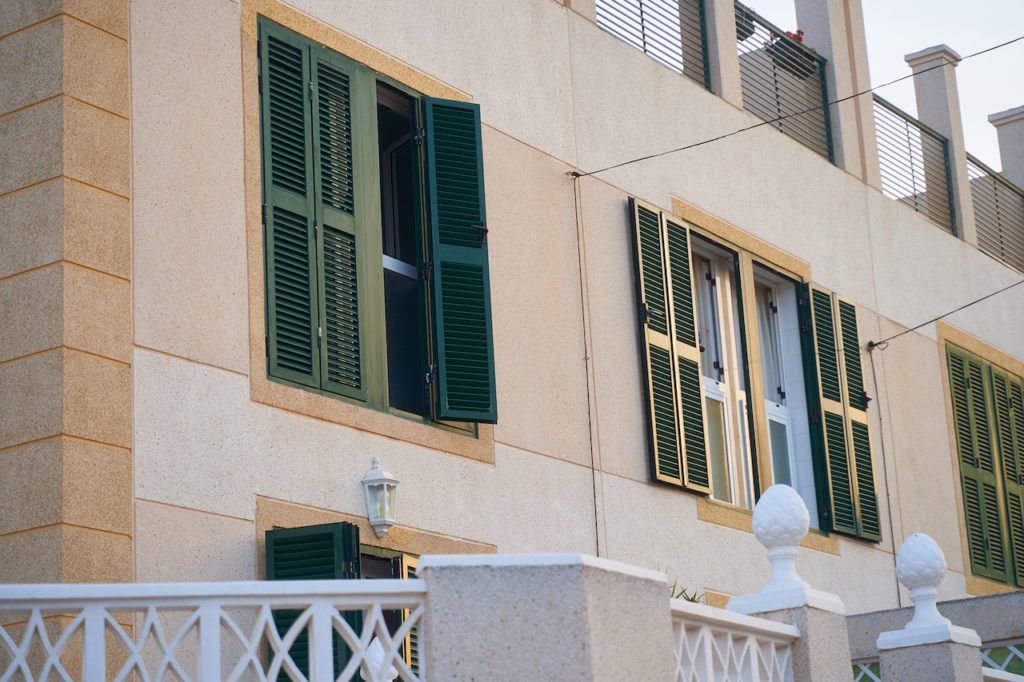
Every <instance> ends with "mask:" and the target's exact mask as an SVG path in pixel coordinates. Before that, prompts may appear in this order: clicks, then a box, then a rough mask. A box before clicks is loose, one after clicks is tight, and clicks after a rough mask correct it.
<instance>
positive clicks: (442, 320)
mask: <svg viewBox="0 0 1024 682" xmlns="http://www.w3.org/2000/svg"><path fill="white" fill-rule="evenodd" d="M418 113H419V118H420V122H421V124H422V127H423V128H424V129H425V130H426V138H425V142H424V144H423V146H422V147H421V148H420V149H421V150H422V155H423V164H421V167H422V168H423V169H424V170H423V172H424V174H425V180H426V183H425V191H424V193H423V194H424V197H425V201H426V205H425V206H423V207H421V213H423V214H424V216H425V217H426V219H427V221H428V225H429V229H430V236H429V240H428V241H429V242H430V258H429V260H431V261H432V262H433V263H434V276H433V278H432V280H431V283H430V304H431V305H430V315H431V320H432V323H433V324H432V325H431V327H432V330H433V332H434V334H435V340H434V341H435V342H434V344H433V349H434V353H435V355H436V358H434V361H435V362H436V364H437V382H436V384H435V386H434V389H433V394H434V396H433V397H434V400H433V402H434V413H435V416H436V417H437V418H439V419H459V420H466V421H479V422H494V421H496V420H497V406H496V396H495V386H494V344H493V340H492V331H491V308H490V306H491V301H490V283H489V273H488V265H487V243H486V240H485V239H483V232H482V230H481V229H479V228H480V227H482V226H484V225H485V223H486V217H485V216H486V213H485V208H484V180H483V155H482V149H481V133H480V110H479V107H478V106H476V105H474V104H466V103H462V102H452V101H448V100H440V99H434V98H430V97H424V98H421V99H420V102H419V112H418Z"/></svg>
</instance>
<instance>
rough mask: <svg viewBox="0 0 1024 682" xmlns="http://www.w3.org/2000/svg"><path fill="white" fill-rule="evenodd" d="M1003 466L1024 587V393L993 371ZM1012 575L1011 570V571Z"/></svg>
mask: <svg viewBox="0 0 1024 682" xmlns="http://www.w3.org/2000/svg"><path fill="white" fill-rule="evenodd" d="M992 389H993V390H992V397H993V403H994V406H995V417H996V434H997V436H998V446H999V448H998V449H999V465H1000V468H1001V472H1002V479H1003V480H1002V482H1003V495H1004V498H1005V502H1006V506H1005V510H1006V531H1007V536H1008V537H1007V540H1009V545H1008V547H1009V550H1010V551H1009V555H1010V558H1009V561H1010V563H1011V566H1008V568H1011V567H1012V573H1011V574H1012V575H1013V576H1014V580H1015V582H1016V584H1017V585H1018V586H1024V471H1022V467H1024V406H1022V401H1024V390H1022V385H1021V382H1020V379H1017V378H1016V377H1011V376H1009V375H1006V374H1004V373H1002V372H1000V371H998V370H995V369H993V370H992ZM1008 572H1010V571H1008Z"/></svg>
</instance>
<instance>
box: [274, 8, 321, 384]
mask: <svg viewBox="0 0 1024 682" xmlns="http://www.w3.org/2000/svg"><path fill="white" fill-rule="evenodd" d="M260 43H261V47H260V78H261V80H260V85H261V93H262V94H261V102H260V115H261V118H262V123H261V134H262V149H263V154H262V158H263V202H264V209H263V211H264V223H265V225H264V242H265V244H264V246H265V253H266V259H265V260H266V279H267V281H266V290H267V306H266V308H267V334H268V338H267V346H268V361H267V370H268V372H269V373H270V374H271V375H273V376H277V377H281V378H283V379H289V380H292V381H296V382H298V383H302V384H307V385H312V386H317V385H318V384H319V366H318V364H319V363H318V361H317V348H316V342H317V339H316V337H317V327H318V323H317V318H318V314H317V310H316V291H317V273H316V266H315V263H316V245H315V243H314V239H313V219H314V206H313V196H314V189H313V164H312V147H311V135H310V131H311V126H312V123H311V110H310V107H309V99H308V97H306V92H307V88H308V83H309V79H308V73H309V51H308V49H307V48H306V42H305V41H304V40H302V39H301V38H299V37H298V36H296V35H295V34H293V33H292V32H291V31H288V30H286V29H283V28H281V27H279V26H277V25H276V24H271V23H270V22H265V21H263V22H260Z"/></svg>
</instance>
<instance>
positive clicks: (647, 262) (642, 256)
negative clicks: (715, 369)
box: [630, 198, 703, 486]
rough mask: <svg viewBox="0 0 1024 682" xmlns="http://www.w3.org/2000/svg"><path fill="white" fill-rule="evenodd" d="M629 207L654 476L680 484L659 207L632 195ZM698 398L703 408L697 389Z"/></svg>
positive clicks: (670, 343)
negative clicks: (642, 201) (640, 201)
mask: <svg viewBox="0 0 1024 682" xmlns="http://www.w3.org/2000/svg"><path fill="white" fill-rule="evenodd" d="M630 213H631V215H632V217H633V220H632V224H633V225H632V228H633V229H632V230H631V235H632V240H631V241H632V244H633V256H634V264H635V274H636V278H637V287H636V293H637V308H638V311H639V317H640V347H641V348H642V349H643V351H644V352H643V358H642V362H643V369H644V372H643V373H644V379H645V381H646V385H645V391H644V395H645V396H646V400H645V404H646V407H647V432H648V449H647V450H648V453H649V456H650V466H651V476H652V478H653V479H654V480H656V481H660V482H662V483H667V484H670V485H675V486H682V485H683V484H684V480H683V468H684V467H683V461H682V458H681V456H680V453H681V452H682V448H681V447H680V429H679V408H678V405H677V401H678V400H679V393H678V391H677V389H676V378H675V377H674V376H673V362H672V341H671V337H670V336H669V319H670V314H669V308H668V301H669V296H668V287H667V278H668V275H667V274H666V263H665V260H666V258H665V253H664V250H663V244H662V239H661V220H660V217H659V214H658V212H657V211H655V210H652V209H650V208H647V207H646V206H642V205H640V204H639V203H638V202H637V201H636V200H635V199H632V198H631V199H630ZM697 398H698V404H697V405H698V414H699V412H700V410H699V407H700V403H699V399H700V395H699V394H698V396H697ZM701 419H702V420H703V416H702V415H701Z"/></svg>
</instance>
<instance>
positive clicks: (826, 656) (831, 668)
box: [754, 606, 926, 682]
mask: <svg viewBox="0 0 1024 682" xmlns="http://www.w3.org/2000/svg"><path fill="white" fill-rule="evenodd" d="M754 615H756V616H757V617H759V618H765V619H767V620H774V621H776V622H778V623H785V624H787V625H794V626H796V628H797V629H798V630H800V638H799V639H797V640H796V641H794V642H793V679H794V680H804V681H806V682H850V677H851V672H850V638H849V634H848V632H847V629H846V616H845V615H844V614H842V613H836V612H834V611H827V610H824V609H817V608H814V607H813V606H801V607H797V608H793V609H783V610H781V611H770V612H768V613H758V614H754ZM882 679H884V680H886V682H888V678H886V677H883V678H882ZM921 679H926V678H921Z"/></svg>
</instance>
